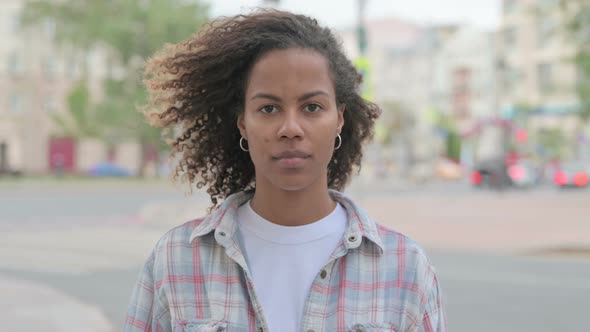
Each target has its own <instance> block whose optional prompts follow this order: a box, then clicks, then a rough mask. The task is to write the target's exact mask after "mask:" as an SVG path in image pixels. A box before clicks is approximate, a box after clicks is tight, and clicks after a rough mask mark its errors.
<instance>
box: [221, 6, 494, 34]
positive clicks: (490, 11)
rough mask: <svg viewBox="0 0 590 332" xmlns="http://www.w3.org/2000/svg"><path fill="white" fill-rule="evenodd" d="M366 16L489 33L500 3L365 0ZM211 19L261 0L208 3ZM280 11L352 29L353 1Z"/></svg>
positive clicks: (289, 7)
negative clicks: (455, 25)
mask: <svg viewBox="0 0 590 332" xmlns="http://www.w3.org/2000/svg"><path fill="white" fill-rule="evenodd" d="M367 1H368V2H367V17H368V18H369V19H371V18H381V17H399V18H405V19H408V20H409V21H412V22H415V23H463V24H468V25H472V26H476V27H481V28H483V29H485V30H493V29H495V28H497V26H498V25H499V23H500V2H501V0H410V1H407V0H405V1H402V0H367ZM209 3H210V4H211V7H210V8H211V14H212V15H213V16H220V15H224V16H226V15H235V14H239V13H247V12H249V11H250V10H251V9H252V8H255V7H256V6H259V5H261V4H262V3H263V1H262V0H209ZM278 8H280V9H284V10H288V11H292V12H296V13H302V14H307V15H310V16H313V17H315V18H316V19H318V21H320V23H322V24H325V25H328V26H330V27H332V28H347V27H352V26H353V25H354V24H355V22H356V15H357V0H281V4H280V5H279V7H278Z"/></svg>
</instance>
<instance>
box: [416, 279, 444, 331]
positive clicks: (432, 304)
mask: <svg viewBox="0 0 590 332" xmlns="http://www.w3.org/2000/svg"><path fill="white" fill-rule="evenodd" d="M446 331H447V321H446V316H445V312H444V307H443V300H442V294H441V289H440V285H439V283H438V278H437V277H436V275H435V274H433V275H432V284H431V287H430V290H429V292H428V303H426V308H425V311H424V314H423V315H422V322H421V323H420V326H419V327H418V329H417V332H446Z"/></svg>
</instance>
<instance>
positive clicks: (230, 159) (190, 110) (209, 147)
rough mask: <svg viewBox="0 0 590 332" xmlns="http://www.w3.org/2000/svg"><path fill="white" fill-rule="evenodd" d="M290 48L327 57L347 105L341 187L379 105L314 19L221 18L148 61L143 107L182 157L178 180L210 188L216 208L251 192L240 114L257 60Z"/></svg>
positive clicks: (335, 181)
mask: <svg viewBox="0 0 590 332" xmlns="http://www.w3.org/2000/svg"><path fill="white" fill-rule="evenodd" d="M288 48H304V49H311V50H314V51H316V52H319V53H320V54H322V55H324V56H325V57H326V59H327V60H328V63H329V65H330V71H331V74H332V80H333V82H334V86H335V91H336V101H337V103H338V104H345V105H346V106H345V107H346V112H344V126H343V128H342V132H341V137H342V145H341V147H340V148H339V149H337V150H336V151H335V152H334V155H333V156H332V159H331V161H330V163H329V165H328V186H329V187H330V188H333V189H336V190H342V189H343V188H344V186H345V185H346V183H347V182H348V180H349V177H350V174H351V173H352V170H353V167H355V166H356V167H358V169H359V170H360V164H361V157H362V145H363V143H364V142H365V141H367V140H369V139H370V138H371V137H372V134H373V125H374V122H375V120H376V119H377V117H378V116H379V114H380V113H381V109H380V108H379V107H378V106H377V105H375V104H373V103H371V102H368V101H366V100H364V99H363V98H362V97H361V96H360V95H359V87H360V84H361V82H362V77H361V75H360V74H359V73H358V72H357V70H356V69H355V67H354V66H353V65H352V63H351V62H350V60H349V59H347V58H346V56H345V55H344V52H343V49H342V46H341V44H340V43H339V42H338V41H337V39H336V38H335V36H334V34H333V33H332V32H331V31H330V29H328V28H325V27H321V26H320V25H319V24H318V22H317V21H316V20H315V19H312V18H310V17H307V16H304V15H297V14H293V13H289V12H284V11H278V10H257V11H254V12H253V13H251V14H249V15H238V16H234V17H229V18H221V19H218V20H215V21H212V22H210V23H208V24H206V25H205V26H204V27H203V28H202V29H200V30H199V32H197V33H196V34H195V35H193V36H192V37H190V38H188V39H187V40H185V41H183V42H181V43H179V44H175V45H166V47H164V48H163V49H162V50H161V51H159V52H157V53H156V54H155V55H154V56H153V57H152V58H151V59H150V60H149V61H148V62H147V66H146V77H145V83H146V86H147V88H148V90H149V93H150V99H149V103H148V104H147V105H146V107H145V108H144V109H143V112H144V114H145V115H146V117H147V118H148V120H149V121H150V124H152V125H154V126H157V127H161V128H164V133H163V135H164V136H168V138H169V139H168V144H169V145H170V147H171V148H172V153H171V158H174V157H177V159H178V164H177V165H176V169H175V172H174V175H173V178H174V180H178V179H179V177H180V180H181V181H186V180H188V181H189V183H190V184H195V183H196V187H197V188H199V189H200V188H202V187H203V186H206V187H207V193H208V194H209V195H210V196H211V202H212V203H213V206H212V207H211V208H215V207H216V206H217V204H218V199H225V198H226V197H227V196H229V195H231V194H233V193H235V192H238V191H242V190H253V189H254V177H255V172H254V164H253V163H252V160H251V159H250V155H249V154H248V153H247V152H243V151H242V150H241V149H240V147H239V144H238V142H239V140H240V137H241V136H240V132H239V130H238V127H237V117H238V115H239V114H240V113H241V112H243V111H244V98H245V96H244V94H245V91H246V84H247V80H248V76H249V72H250V70H251V68H252V67H253V65H254V64H255V63H256V61H257V60H258V59H260V58H261V57H262V56H263V55H264V54H265V53H267V52H269V51H271V50H274V49H288ZM178 153H180V154H181V156H180V158H178V156H177V154H178ZM181 175H182V176H181Z"/></svg>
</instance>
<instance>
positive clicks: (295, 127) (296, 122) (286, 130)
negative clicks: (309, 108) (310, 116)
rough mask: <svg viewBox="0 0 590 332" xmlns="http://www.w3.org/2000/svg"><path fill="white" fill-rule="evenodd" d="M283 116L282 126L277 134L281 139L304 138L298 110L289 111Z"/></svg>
mask: <svg viewBox="0 0 590 332" xmlns="http://www.w3.org/2000/svg"><path fill="white" fill-rule="evenodd" d="M282 114H283V116H282V119H281V126H280V128H279V131H278V133H277V134H278V136H279V138H281V139H282V138H286V139H292V138H301V137H303V128H302V126H301V121H302V119H301V115H300V112H298V111H297V110H287V111H285V112H283V113H282Z"/></svg>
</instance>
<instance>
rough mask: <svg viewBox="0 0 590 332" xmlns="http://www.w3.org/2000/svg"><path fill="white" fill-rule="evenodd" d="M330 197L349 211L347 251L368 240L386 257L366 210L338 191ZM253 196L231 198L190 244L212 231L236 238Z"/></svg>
mask: <svg viewBox="0 0 590 332" xmlns="http://www.w3.org/2000/svg"><path fill="white" fill-rule="evenodd" d="M329 193H330V196H331V197H332V199H334V200H335V201H336V202H338V203H340V204H341V205H342V206H343V207H344V209H345V210H346V214H347V217H348V226H347V229H346V232H345V238H344V244H345V246H346V248H347V249H354V248H357V247H359V246H360V245H361V242H362V241H363V239H367V240H369V241H371V242H372V243H374V244H375V245H377V247H378V248H379V251H380V253H383V242H382V240H381V237H380V236H379V231H378V229H377V224H376V223H375V222H374V221H373V220H372V219H371V218H370V217H369V216H368V214H367V213H366V212H365V211H364V210H363V209H361V208H360V207H358V206H357V205H356V204H355V203H354V202H353V201H352V200H351V199H350V198H348V197H347V196H345V195H344V194H343V193H340V192H338V191H335V190H330V191H329ZM253 194H254V193H253V192H245V191H242V192H239V193H235V194H232V195H230V196H228V197H227V198H226V199H225V200H224V201H223V203H222V204H221V206H220V207H219V208H218V209H216V210H215V211H214V212H212V213H211V214H210V215H209V216H207V217H206V218H205V219H204V220H203V221H202V222H201V223H200V224H199V225H198V226H197V227H196V228H195V229H194V230H193V232H192V234H191V236H190V242H193V240H194V239H195V238H197V237H201V236H204V235H206V234H209V233H211V232H213V231H215V238H216V239H217V241H218V242H221V241H224V239H231V238H233V236H234V235H235V233H236V231H237V229H238V224H237V222H236V216H237V212H238V207H240V205H242V204H244V203H246V202H247V201H248V200H250V198H251V197H252V196H253Z"/></svg>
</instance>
